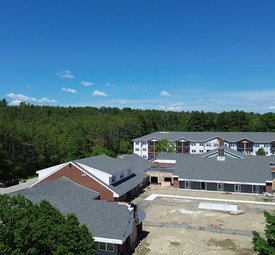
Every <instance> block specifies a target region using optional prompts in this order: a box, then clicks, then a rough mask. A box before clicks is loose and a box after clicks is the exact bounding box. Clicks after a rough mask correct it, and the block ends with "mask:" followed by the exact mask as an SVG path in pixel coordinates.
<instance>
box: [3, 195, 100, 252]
mask: <svg viewBox="0 0 275 255" xmlns="http://www.w3.org/2000/svg"><path fill="white" fill-rule="evenodd" d="M0 222H1V223H0V254H1V255H6V254H10V255H63V254H69V255H76V254H82V255H95V254H96V251H95V244H94V240H93V237H92V234H91V233H90V232H89V231H88V228H87V227H86V226H85V225H80V224H79V222H78V219H77V218H76V217H75V216H74V215H73V214H68V215H66V216H64V215H62V214H61V213H60V212H59V211H58V210H57V209H56V208H54V207H53V206H52V205H51V204H50V203H49V202H47V201H46V200H43V201H41V202H40V203H39V204H33V203H32V202H31V201H30V200H28V199H26V198H25V197H24V196H21V195H18V196H14V197H10V196H8V195H0Z"/></svg>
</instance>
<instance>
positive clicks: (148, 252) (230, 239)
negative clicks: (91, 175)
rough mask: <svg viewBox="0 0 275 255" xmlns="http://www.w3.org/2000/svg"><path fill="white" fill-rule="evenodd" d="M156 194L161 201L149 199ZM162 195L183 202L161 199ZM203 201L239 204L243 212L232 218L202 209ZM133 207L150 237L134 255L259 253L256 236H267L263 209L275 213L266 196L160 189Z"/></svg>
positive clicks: (153, 190) (228, 213)
mask: <svg viewBox="0 0 275 255" xmlns="http://www.w3.org/2000/svg"><path fill="white" fill-rule="evenodd" d="M151 194H160V196H158V197H156V198H154V199H153V200H146V198H147V197H148V196H149V195H151ZM161 194H167V195H171V196H173V195H175V196H180V197H175V198H174V197H162V196H161ZM181 196H184V198H181ZM186 197H190V199H187V198H186ZM201 199H209V201H207V202H208V203H216V204H227V205H237V206H238V210H242V211H243V212H244V213H243V214H240V215H231V214H230V212H223V211H215V210H202V209H198V207H199V204H200V203H201V202H204V203H205V202H206V201H202V200H201ZM211 199H212V200H215V199H216V200H217V199H220V200H224V201H226V202H221V201H218V202H217V201H214V202H213V201H211ZM228 200H229V201H228ZM232 201H235V202H232ZM236 201H242V202H244V201H248V203H246V202H244V203H241V202H236ZM134 202H135V203H137V204H139V206H140V207H141V208H143V209H144V211H145V212H146V219H145V220H144V225H143V230H144V231H145V238H144V239H143V240H142V241H141V242H140V244H139V245H138V247H137V248H136V250H135V253H134V254H135V255H157V254H180V255H182V254H209V255H210V254H239V255H241V254H254V253H253V249H252V242H251V241H252V235H251V231H252V230H256V231H258V232H261V233H264V227H265V219H264V216H263V210H267V211H269V212H272V211H274V210H275V205H271V204H270V205H269V204H264V203H265V202H266V201H265V198H264V197H263V196H262V195H260V196H256V195H237V194H222V193H214V192H211V193H210V192H196V191H183V190H176V189H173V188H168V187H166V188H164V187H158V186H150V187H149V188H148V189H147V191H146V192H145V193H143V194H142V195H141V196H140V197H139V198H137V199H136V200H135V201H134ZM249 202H252V203H249ZM254 202H256V203H262V202H263V204H253V203H254ZM269 202H273V203H274V202H275V201H274V200H273V201H269ZM269 202H267V203H269Z"/></svg>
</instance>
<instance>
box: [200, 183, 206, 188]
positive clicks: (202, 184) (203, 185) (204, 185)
mask: <svg viewBox="0 0 275 255" xmlns="http://www.w3.org/2000/svg"><path fill="white" fill-rule="evenodd" d="M201 189H202V190H205V189H206V184H205V182H201Z"/></svg>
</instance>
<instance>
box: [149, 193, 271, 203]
mask: <svg viewBox="0 0 275 255" xmlns="http://www.w3.org/2000/svg"><path fill="white" fill-rule="evenodd" d="M181 190H184V189H181ZM192 191H195V190H192ZM196 191H199V192H202V190H196ZM203 191H204V190H203ZM208 192H217V191H208ZM234 194H241V195H246V194H251V195H253V196H255V195H258V194H255V193H254V194H252V193H234ZM158 197H165V198H181V199H189V200H202V201H218V202H231V203H241V204H254V205H271V206H275V203H273V202H258V201H247V200H237V199H221V198H209V197H190V196H180V195H165V194H151V195H149V196H148V197H147V198H145V199H144V200H147V201H153V200H154V199H156V198H158Z"/></svg>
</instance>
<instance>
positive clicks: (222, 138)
mask: <svg viewBox="0 0 275 255" xmlns="http://www.w3.org/2000/svg"><path fill="white" fill-rule="evenodd" d="M162 139H168V140H169V141H170V142H171V143H172V144H173V145H174V149H175V152H176V153H182V154H183V153H187V154H203V153H205V152H208V151H211V150H213V149H216V148H218V147H220V146H226V147H229V148H231V149H233V150H235V151H239V152H242V153H245V154H249V155H256V154H257V152H258V150H259V149H260V148H262V149H263V150H264V152H265V154H266V155H268V156H269V155H274V154H275V133H274V132H154V133H151V134H148V135H145V136H142V137H139V138H136V139H134V140H133V143H134V144H133V152H134V153H135V154H137V155H139V156H141V157H144V158H147V159H152V158H156V155H157V150H156V147H157V144H158V142H159V141H160V140H162Z"/></svg>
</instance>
